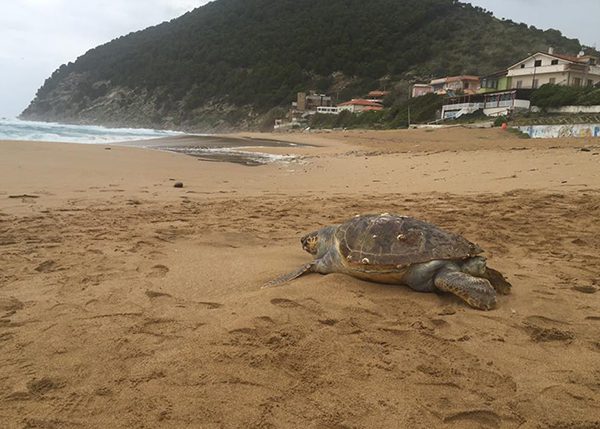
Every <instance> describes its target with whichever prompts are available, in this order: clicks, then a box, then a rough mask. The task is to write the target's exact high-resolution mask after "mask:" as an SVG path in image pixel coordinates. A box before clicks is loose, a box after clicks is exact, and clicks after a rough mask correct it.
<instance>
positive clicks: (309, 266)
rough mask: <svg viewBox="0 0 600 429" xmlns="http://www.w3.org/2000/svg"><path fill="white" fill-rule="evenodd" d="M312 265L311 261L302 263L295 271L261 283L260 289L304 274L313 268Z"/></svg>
mask: <svg viewBox="0 0 600 429" xmlns="http://www.w3.org/2000/svg"><path fill="white" fill-rule="evenodd" d="M313 267H314V264H313V263H310V264H306V265H302V266H301V267H300V268H298V269H297V270H295V271H292V272H291V273H288V274H284V275H283V276H280V277H277V278H276V279H273V280H271V281H270V282H268V283H265V284H264V285H263V287H262V289H264V288H268V287H275V286H281V285H282V284H284V283H287V282H289V281H292V280H294V279H297V278H298V277H300V276H301V275H302V274H306V273H310V272H312V271H313V269H314V268H313Z"/></svg>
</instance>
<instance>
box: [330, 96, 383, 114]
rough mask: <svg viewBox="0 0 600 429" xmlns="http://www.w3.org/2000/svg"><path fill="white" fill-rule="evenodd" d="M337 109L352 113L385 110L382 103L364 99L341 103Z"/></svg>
mask: <svg viewBox="0 0 600 429" xmlns="http://www.w3.org/2000/svg"><path fill="white" fill-rule="evenodd" d="M337 107H338V110H339V111H342V110H348V111H350V112H352V113H358V112H369V111H379V110H383V105H382V104H381V103H377V102H375V101H371V100H365V99H362V98H357V99H352V100H350V101H346V102H345V103H340V104H338V105H337Z"/></svg>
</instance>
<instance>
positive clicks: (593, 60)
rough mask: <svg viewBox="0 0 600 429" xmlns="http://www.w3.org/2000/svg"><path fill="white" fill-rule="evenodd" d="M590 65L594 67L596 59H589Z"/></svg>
mask: <svg viewBox="0 0 600 429" xmlns="http://www.w3.org/2000/svg"><path fill="white" fill-rule="evenodd" d="M590 65H592V66H595V65H596V58H590Z"/></svg>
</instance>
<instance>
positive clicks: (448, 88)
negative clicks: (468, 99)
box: [429, 76, 479, 95]
mask: <svg viewBox="0 0 600 429" xmlns="http://www.w3.org/2000/svg"><path fill="white" fill-rule="evenodd" d="M429 84H430V85H431V87H432V88H433V92H434V93H436V94H438V95H447V94H448V95H453V94H475V93H477V91H479V76H449V77H443V78H439V79H433V80H432V81H431V82H430V83H429Z"/></svg>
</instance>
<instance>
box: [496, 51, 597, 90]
mask: <svg viewBox="0 0 600 429" xmlns="http://www.w3.org/2000/svg"><path fill="white" fill-rule="evenodd" d="M507 78H508V79H510V81H511V82H510V86H511V87H512V88H539V87H540V86H542V85H544V84H548V83H549V84H556V85H565V86H576V87H583V86H594V85H597V84H598V83H600V65H599V59H598V57H595V56H592V55H586V54H585V53H584V52H583V51H582V52H580V53H579V54H578V55H577V56H571V55H563V54H556V53H554V49H552V48H550V49H549V50H548V52H537V53H535V54H533V55H530V56H529V57H527V58H525V59H524V60H521V61H519V62H518V63H516V64H514V65H512V66H510V67H509V68H508V70H507Z"/></svg>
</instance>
